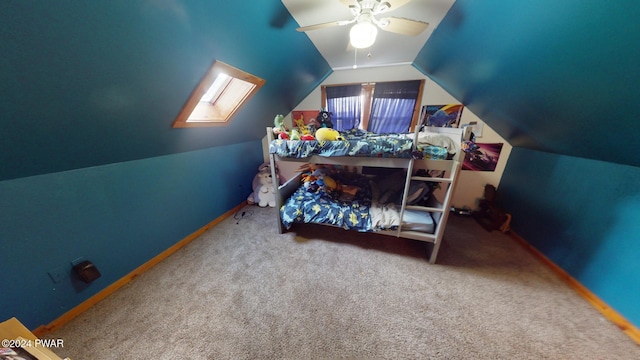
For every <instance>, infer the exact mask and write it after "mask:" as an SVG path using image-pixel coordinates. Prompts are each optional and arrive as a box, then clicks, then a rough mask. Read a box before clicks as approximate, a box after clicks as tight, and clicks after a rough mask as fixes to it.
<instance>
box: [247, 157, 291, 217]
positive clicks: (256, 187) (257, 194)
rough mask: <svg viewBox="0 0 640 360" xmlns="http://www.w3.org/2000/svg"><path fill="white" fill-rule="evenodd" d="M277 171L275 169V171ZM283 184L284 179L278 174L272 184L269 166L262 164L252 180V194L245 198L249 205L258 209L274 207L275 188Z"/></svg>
mask: <svg viewBox="0 0 640 360" xmlns="http://www.w3.org/2000/svg"><path fill="white" fill-rule="evenodd" d="M276 171H277V169H276ZM283 182H284V177H282V176H281V175H280V174H278V179H277V182H276V183H274V181H273V178H272V176H271V165H270V164H269V163H263V164H262V165H260V166H259V167H258V173H257V174H256V176H254V178H253V183H252V186H253V192H252V193H251V194H250V195H249V197H248V198H247V203H248V204H249V205H254V204H255V205H258V206H260V207H267V206H270V207H275V206H276V195H275V194H276V188H275V187H276V186H278V184H279V183H283Z"/></svg>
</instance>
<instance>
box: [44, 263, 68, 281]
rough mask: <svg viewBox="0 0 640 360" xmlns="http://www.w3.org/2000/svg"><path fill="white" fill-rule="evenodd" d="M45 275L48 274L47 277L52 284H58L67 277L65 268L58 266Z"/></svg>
mask: <svg viewBox="0 0 640 360" xmlns="http://www.w3.org/2000/svg"><path fill="white" fill-rule="evenodd" d="M47 274H49V277H50V278H51V281H53V283H54V284H59V283H61V282H62V280H64V278H65V277H66V276H67V271H66V268H65V267H63V266H60V267H57V268H55V269H51V270H49V271H48V272H47Z"/></svg>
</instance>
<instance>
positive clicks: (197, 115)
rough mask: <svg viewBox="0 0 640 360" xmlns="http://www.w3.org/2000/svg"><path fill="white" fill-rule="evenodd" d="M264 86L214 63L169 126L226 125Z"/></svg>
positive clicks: (253, 77)
mask: <svg viewBox="0 0 640 360" xmlns="http://www.w3.org/2000/svg"><path fill="white" fill-rule="evenodd" d="M264 83H265V81H264V80H263V79H260V78H258V77H256V76H254V75H251V74H249V73H246V72H244V71H242V70H239V69H236V68H234V67H232V66H230V65H227V64H225V63H223V62H220V61H216V62H215V63H214V64H213V66H212V67H211V69H209V71H208V72H207V74H206V75H205V77H204V78H203V79H202V81H200V84H198V86H197V87H196V89H195V90H194V91H193V93H192V94H191V96H190V97H189V99H188V100H187V103H186V105H185V106H184V108H183V109H182V111H181V112H180V114H179V115H178V117H177V118H176V120H175V121H174V123H173V127H204V126H219V125H228V124H229V122H230V121H231V119H232V118H233V116H234V115H235V114H236V112H237V111H238V110H239V109H240V108H241V107H242V106H243V105H244V104H245V103H246V102H247V101H248V100H249V99H250V98H251V97H252V96H253V95H254V94H255V93H256V92H257V91H258V90H259V89H260V88H261V87H262V85H264Z"/></svg>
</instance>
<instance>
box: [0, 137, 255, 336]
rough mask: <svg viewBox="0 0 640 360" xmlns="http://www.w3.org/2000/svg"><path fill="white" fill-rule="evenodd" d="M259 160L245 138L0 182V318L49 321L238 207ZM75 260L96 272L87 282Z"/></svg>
mask: <svg viewBox="0 0 640 360" xmlns="http://www.w3.org/2000/svg"><path fill="white" fill-rule="evenodd" d="M262 161H263V160H262V142H261V141H251V142H245V143H240V144H234V145H228V146H220V147H215V148H211V149H205V150H197V151H192V152H184V153H180V154H174V155H167V156H161V157H155V158H149V159H144V160H137V161H130V162H123V163H117V164H110V165H105V166H98V167H89V168H84V169H79V170H71V171H66V172H59V173H53V174H47V175H39V176H33V177H27V178H21V179H15V180H7V181H2V182H0V229H2V231H1V232H0V239H1V243H2V257H3V259H2V261H0V274H1V275H0V277H1V279H2V289H3V290H2V296H0V319H7V318H10V317H13V316H15V317H17V318H18V319H20V320H21V321H22V322H23V323H25V325H26V326H27V327H29V328H35V327H37V326H39V325H46V324H48V323H50V322H51V321H52V320H54V319H56V318H57V317H59V316H60V315H62V314H64V313H65V312H66V311H68V310H69V309H71V308H73V307H75V306H76V305H78V304H80V303H81V302H82V301H84V300H86V299H88V298H89V297H91V296H92V295H94V294H96V293H97V292H98V291H100V290H102V289H103V288H105V287H107V286H108V285H110V284H112V283H113V282H114V281H116V280H118V279H120V278H121V277H123V276H124V275H126V274H128V273H129V272H131V271H132V270H134V269H135V268H137V267H138V266H140V265H141V264H143V263H144V262H146V261H148V260H149V259H151V258H153V257H154V256H156V255H157V254H159V253H161V252H162V251H164V250H166V249H167V248H169V247H170V246H172V245H174V244H175V243H176V242H178V241H179V240H182V239H183V238H185V237H187V236H188V235H189V234H191V233H193V232H194V231H196V230H197V229H199V228H201V227H202V226H204V225H206V224H207V223H209V222H210V221H212V220H213V219H215V218H217V217H218V216H220V215H222V214H223V213H225V212H226V211H228V210H229V209H231V208H233V207H234V206H236V205H238V204H241V203H242V202H243V201H246V199H247V196H248V195H249V194H250V193H251V191H252V189H251V183H252V180H253V177H254V175H255V173H256V172H257V169H258V165H260V164H261V163H262ZM80 257H84V258H86V259H88V260H91V261H93V262H94V263H95V264H96V265H97V267H98V269H99V270H100V271H101V272H102V277H101V278H99V279H98V280H97V281H95V282H94V283H92V284H90V285H88V286H87V285H86V284H84V283H81V282H79V281H72V277H71V275H70V273H71V261H73V260H76V259H77V258H80ZM50 270H59V271H62V272H64V273H65V276H64V277H63V280H62V282H61V283H59V284H55V283H54V282H53V281H52V280H51V279H50V278H49V275H48V272H49V271H50Z"/></svg>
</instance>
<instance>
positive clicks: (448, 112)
mask: <svg viewBox="0 0 640 360" xmlns="http://www.w3.org/2000/svg"><path fill="white" fill-rule="evenodd" d="M463 109H464V105H462V104H449V105H424V106H423V107H422V111H421V119H422V123H423V124H425V125H427V126H436V127H458V126H459V125H460V118H461V117H462V110H463Z"/></svg>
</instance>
